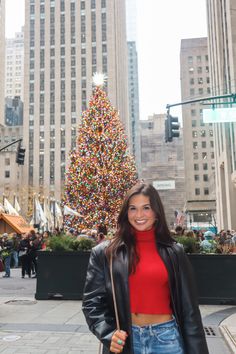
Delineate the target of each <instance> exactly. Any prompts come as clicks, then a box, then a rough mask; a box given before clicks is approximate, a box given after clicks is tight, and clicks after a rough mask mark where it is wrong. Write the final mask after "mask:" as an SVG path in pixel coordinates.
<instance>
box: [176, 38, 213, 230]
mask: <svg viewBox="0 0 236 354" xmlns="http://www.w3.org/2000/svg"><path fill="white" fill-rule="evenodd" d="M180 65H181V68H180V69H181V95H182V101H188V100H194V99H197V98H201V97H207V96H210V93H211V90H210V73H209V59H208V45H207V38H191V39H183V40H182V41H181V53H180ZM203 108H204V106H203V105H202V104H201V103H192V104H188V105H184V106H182V117H183V138H184V161H185V178H186V211H187V213H188V216H189V225H188V226H192V227H194V228H195V229H196V228H197V227H199V228H202V227H207V226H208V227H211V226H214V220H215V212H216V205H215V188H214V187H213V188H211V186H212V185H213V186H214V172H215V156H214V136H213V127H212V125H211V124H204V122H203V116H202V115H203ZM212 224H213V225H212Z"/></svg>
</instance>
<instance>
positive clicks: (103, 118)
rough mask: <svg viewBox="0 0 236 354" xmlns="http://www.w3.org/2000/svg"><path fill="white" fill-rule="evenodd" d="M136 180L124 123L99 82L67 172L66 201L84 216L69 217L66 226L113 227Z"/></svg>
mask: <svg viewBox="0 0 236 354" xmlns="http://www.w3.org/2000/svg"><path fill="white" fill-rule="evenodd" d="M135 183H137V172H136V167H135V162H134V159H133V157H132V156H131V155H130V154H129V153H128V146H127V138H126V135H125V131H124V127H123V125H122V123H121V121H120V118H119V115H118V112H117V111H116V110H115V108H114V107H113V106H112V105H111V103H110V101H109V99H108V98H107V96H106V93H105V92H104V91H103V90H102V88H101V86H99V85H97V86H96V87H95V88H94V90H93V95H92V97H91V99H90V102H89V107H88V109H87V110H86V111H84V112H83V114H82V119H81V124H80V126H79V129H78V138H77V149H76V150H75V151H73V152H71V154H70V166H69V168H68V171H67V173H66V194H65V204H66V205H68V206H70V207H71V208H72V209H73V210H76V211H78V212H79V213H80V214H82V215H83V218H82V219H79V220H78V218H76V217H72V218H70V219H67V220H66V225H67V227H75V228H76V226H77V225H78V227H86V228H94V227H98V226H101V225H105V226H106V227H114V226H115V225H116V220H117V215H118V212H119V210H120V207H121V204H122V200H123V197H124V195H125V194H126V192H127V190H128V189H130V188H131V187H132V186H133V185H134V184H135ZM78 221H79V223H78Z"/></svg>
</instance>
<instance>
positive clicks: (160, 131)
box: [140, 114, 186, 229]
mask: <svg viewBox="0 0 236 354" xmlns="http://www.w3.org/2000/svg"><path fill="white" fill-rule="evenodd" d="M165 118H166V116H165V115H163V114H155V115H153V116H152V117H149V118H148V120H141V121H140V145H141V179H144V181H145V182H148V183H151V184H153V185H154V187H155V188H156V189H157V190H158V192H159V194H160V197H161V199H162V202H163V205H164V208H165V213H166V218H167V222H168V225H169V226H170V227H171V228H172V229H173V228H174V227H175V226H176V224H178V223H181V224H183V225H185V222H186V220H185V216H184V206H185V176H184V158H183V137H182V134H180V137H179V138H178V139H174V140H173V142H171V143H167V144H166V143H165ZM179 215H182V216H183V218H182V219H181V222H180V220H177V216H179Z"/></svg>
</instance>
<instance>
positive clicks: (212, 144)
mask: <svg viewBox="0 0 236 354" xmlns="http://www.w3.org/2000/svg"><path fill="white" fill-rule="evenodd" d="M210 147H211V148H213V147H214V141H212V140H211V141H210Z"/></svg>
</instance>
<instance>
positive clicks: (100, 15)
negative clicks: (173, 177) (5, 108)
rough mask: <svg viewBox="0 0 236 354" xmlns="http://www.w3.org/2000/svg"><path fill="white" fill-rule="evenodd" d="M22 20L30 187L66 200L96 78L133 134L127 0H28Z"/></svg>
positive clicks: (25, 128) (25, 140)
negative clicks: (69, 169) (71, 161)
mask: <svg viewBox="0 0 236 354" xmlns="http://www.w3.org/2000/svg"><path fill="white" fill-rule="evenodd" d="M25 18H26V23H25V95H24V132H25V136H24V144H25V146H26V151H27V156H26V166H27V171H26V172H27V173H26V176H25V181H26V183H28V184H29V186H31V187H32V188H33V190H38V189H40V190H41V192H42V193H43V194H44V195H51V196H54V197H55V198H56V199H61V195H63V193H64V191H63V186H64V178H65V168H66V164H67V161H68V159H67V157H68V154H69V151H70V150H71V149H73V148H75V147H76V134H77V126H78V123H79V121H80V116H81V112H82V111H83V110H85V109H86V107H87V105H88V101H89V98H90V96H91V93H92V76H93V73H95V72H103V73H105V74H107V77H108V80H107V85H106V89H107V92H108V97H109V99H110V100H111V102H112V104H113V105H114V106H115V107H116V108H117V109H118V111H119V114H120V118H121V120H122V121H123V122H124V124H125V126H126V129H127V135H129V114H128V80H127V44H126V23H125V21H126V16H125V0H119V1H109V0H91V1H88V0H86V1H82V0H60V1H59V0H51V1H48V0H31V1H26V8H25ZM39 187H40V188H39Z"/></svg>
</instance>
